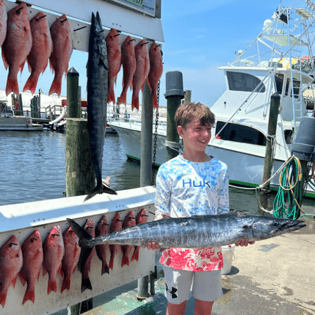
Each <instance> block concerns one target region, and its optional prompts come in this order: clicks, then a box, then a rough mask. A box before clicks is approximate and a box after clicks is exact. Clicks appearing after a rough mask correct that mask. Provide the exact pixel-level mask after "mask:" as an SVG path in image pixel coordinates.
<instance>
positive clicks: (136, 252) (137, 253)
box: [130, 246, 140, 261]
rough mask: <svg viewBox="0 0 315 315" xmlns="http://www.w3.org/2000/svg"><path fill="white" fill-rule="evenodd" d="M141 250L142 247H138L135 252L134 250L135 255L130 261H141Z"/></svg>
mask: <svg viewBox="0 0 315 315" xmlns="http://www.w3.org/2000/svg"><path fill="white" fill-rule="evenodd" d="M139 250H140V247H139V246H136V247H135V250H134V252H133V254H132V256H131V259H130V261H134V260H136V261H139Z"/></svg>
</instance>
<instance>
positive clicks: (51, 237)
mask: <svg viewBox="0 0 315 315" xmlns="http://www.w3.org/2000/svg"><path fill="white" fill-rule="evenodd" d="M64 250H65V248H64V243H63V238H62V235H61V229H60V227H59V226H55V227H53V228H52V230H51V231H50V233H49V234H48V236H47V237H46V239H45V241H44V261H43V275H44V276H45V275H46V273H48V274H49V280H48V287H47V294H49V293H50V292H51V291H55V292H57V274H60V275H62V271H61V261H62V258H63V254H64Z"/></svg>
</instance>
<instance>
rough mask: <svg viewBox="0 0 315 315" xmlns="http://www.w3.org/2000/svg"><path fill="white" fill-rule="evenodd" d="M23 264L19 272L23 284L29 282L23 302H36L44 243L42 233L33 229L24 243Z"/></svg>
mask: <svg viewBox="0 0 315 315" xmlns="http://www.w3.org/2000/svg"><path fill="white" fill-rule="evenodd" d="M22 253H23V266H22V269H21V271H20V273H19V275H20V279H21V282H22V284H23V285H25V283H27V288H26V291H25V294H24V298H23V302H22V304H24V303H25V302H26V301H32V302H33V303H34V302H35V283H36V281H38V280H39V276H40V270H41V268H42V265H43V258H44V253H43V245H42V239H41V237H40V234H39V232H38V231H37V230H35V231H33V232H32V233H31V234H30V235H29V236H28V237H27V238H26V239H25V241H24V242H23V244H22Z"/></svg>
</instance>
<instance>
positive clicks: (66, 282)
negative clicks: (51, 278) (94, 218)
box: [61, 226, 81, 293]
mask: <svg viewBox="0 0 315 315" xmlns="http://www.w3.org/2000/svg"><path fill="white" fill-rule="evenodd" d="M62 235H63V243H64V246H65V253H64V255H63V258H62V262H61V270H62V272H63V281H62V285H61V293H62V292H63V291H64V290H68V291H69V290H70V283H71V275H72V274H73V273H74V272H75V270H76V268H77V264H78V262H79V258H80V253H81V248H80V246H79V244H78V243H79V238H78V236H77V235H76V234H75V233H74V231H73V230H72V228H71V226H69V227H68V228H67V229H66V230H65V231H64V232H63V234H62Z"/></svg>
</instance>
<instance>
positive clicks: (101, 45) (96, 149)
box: [84, 12, 116, 201]
mask: <svg viewBox="0 0 315 315" xmlns="http://www.w3.org/2000/svg"><path fill="white" fill-rule="evenodd" d="M87 77H88V81H87V100H88V102H87V103H88V106H87V111H88V130H89V142H90V147H91V153H92V161H93V166H94V171H95V176H96V180H97V185H96V187H95V188H94V189H93V191H92V192H91V193H90V194H89V195H87V196H86V198H85V199H84V201H86V200H88V199H90V198H92V197H93V196H95V195H96V194H102V193H103V192H106V193H108V194H114V195H116V192H115V191H114V190H112V189H110V188H109V187H108V185H105V183H104V182H103V181H102V163H103V151H104V139H105V130H106V129H105V124H106V111H107V105H106V103H107V93H108V61H107V49H106V43H105V38H104V35H103V30H102V23H101V18H100V16H99V13H98V12H97V13H96V17H95V15H94V13H92V24H91V32H90V41H89V58H88V65H87Z"/></svg>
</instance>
